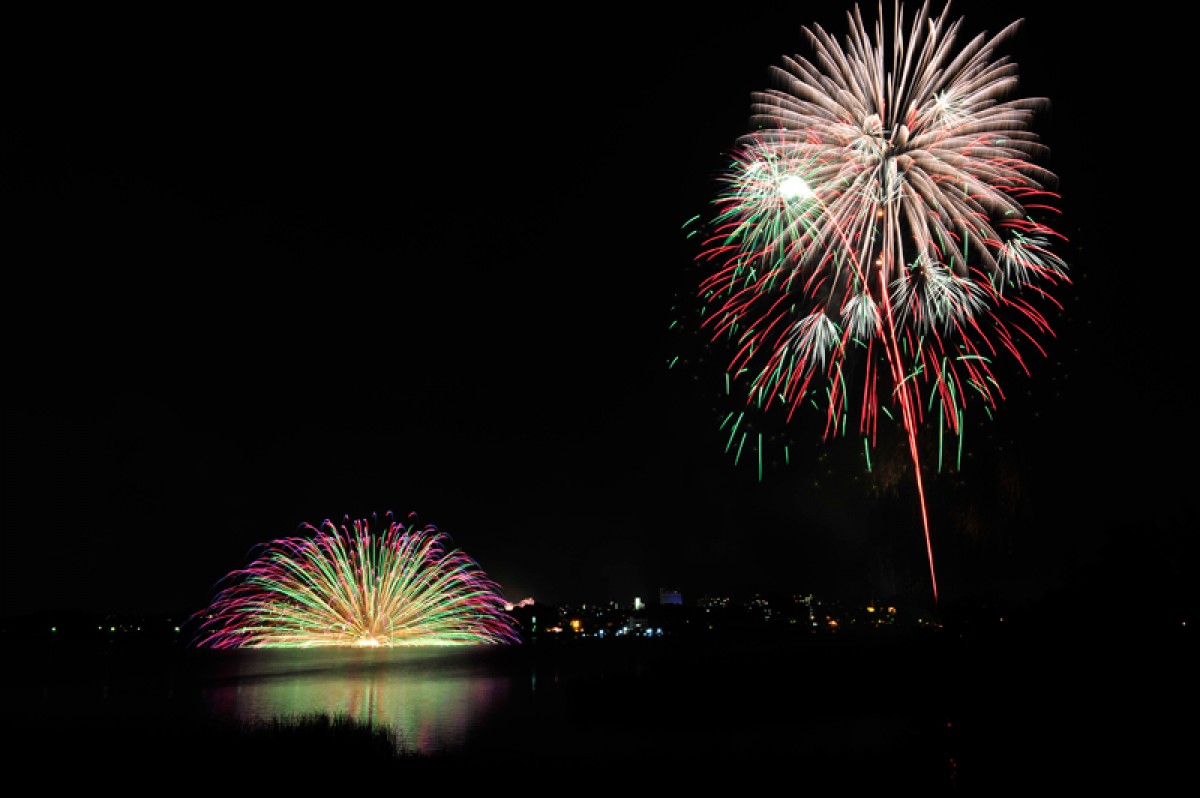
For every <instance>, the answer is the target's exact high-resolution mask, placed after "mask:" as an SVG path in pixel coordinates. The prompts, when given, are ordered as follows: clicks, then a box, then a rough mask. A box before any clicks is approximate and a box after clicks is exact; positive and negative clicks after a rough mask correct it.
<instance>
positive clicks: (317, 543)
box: [193, 513, 519, 648]
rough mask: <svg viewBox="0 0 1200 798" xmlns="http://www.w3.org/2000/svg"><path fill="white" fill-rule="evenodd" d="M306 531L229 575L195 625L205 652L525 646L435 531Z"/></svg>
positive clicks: (490, 593)
mask: <svg viewBox="0 0 1200 798" xmlns="http://www.w3.org/2000/svg"><path fill="white" fill-rule="evenodd" d="M386 520H387V527H386V529H384V530H383V531H382V532H375V533H373V532H372V531H371V529H370V525H369V524H368V522H367V521H366V520H365V519H362V520H355V521H353V523H352V524H351V523H350V519H349V518H347V519H346V523H343V524H342V525H341V526H340V527H339V526H335V525H334V524H333V523H332V522H330V521H328V520H326V521H325V522H324V523H322V525H321V526H320V528H317V527H314V526H312V525H311V524H303V525H302V526H301V530H302V531H308V532H310V533H312V534H311V535H310V536H306V537H291V538H284V539H280V540H274V541H271V542H270V543H267V544H265V545H264V546H263V547H262V552H261V554H260V555H259V556H258V557H257V558H256V559H255V560H254V561H253V562H252V563H251V564H250V565H249V566H247V567H246V568H244V569H240V570H236V571H233V572H232V573H230V574H228V575H227V576H226V577H225V578H224V580H222V582H221V583H219V584H220V585H222V587H221V589H220V590H219V591H218V593H217V594H216V597H215V598H214V599H213V601H212V603H211V604H210V605H209V607H208V608H207V609H206V610H204V611H202V612H201V613H197V615H195V616H193V617H194V618H196V619H197V621H198V624H199V625H198V628H199V633H198V634H197V636H196V645H197V646H199V647H208V648H310V647H328V646H389V647H390V646H418V645H424V646H430V645H465V644H473V643H515V642H519V636H518V633H517V631H516V625H515V621H514V619H513V618H512V616H510V615H508V614H507V613H506V612H505V611H504V607H505V601H504V599H503V598H502V597H501V596H500V594H499V591H498V585H496V583H495V582H493V581H492V580H491V579H489V578H488V576H487V575H486V574H485V573H484V572H483V570H482V569H481V568H480V567H479V566H478V564H477V563H475V561H474V560H472V559H471V558H470V557H468V556H467V555H466V554H464V553H463V552H462V551H461V550H459V549H455V548H453V547H452V546H451V545H450V539H449V537H447V536H446V535H444V534H443V533H441V532H439V531H438V530H437V529H436V528H435V527H433V526H425V527H423V528H417V527H416V526H415V525H408V526H404V525H402V524H400V523H397V522H396V521H394V520H392V516H391V514H390V513H389V514H388V515H387V516H386Z"/></svg>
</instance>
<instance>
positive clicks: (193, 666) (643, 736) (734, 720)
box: [0, 632, 1195, 795]
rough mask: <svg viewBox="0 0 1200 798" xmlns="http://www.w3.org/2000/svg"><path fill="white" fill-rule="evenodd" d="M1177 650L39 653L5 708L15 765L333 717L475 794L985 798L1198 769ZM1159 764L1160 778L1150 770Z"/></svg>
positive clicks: (14, 653) (608, 644)
mask: <svg viewBox="0 0 1200 798" xmlns="http://www.w3.org/2000/svg"><path fill="white" fill-rule="evenodd" d="M1035 643H1036V644H1035ZM1171 651H1173V652H1174V654H1173V655H1171V654H1170V653H1169V652H1167V651H1163V652H1160V654H1161V655H1162V656H1164V657H1169V658H1168V659H1165V660H1163V661H1160V663H1159V669H1158V675H1159V679H1158V680H1156V681H1154V682H1150V681H1139V680H1142V679H1145V677H1146V676H1147V674H1146V673H1145V671H1144V670H1143V669H1142V668H1141V667H1136V668H1130V667H1127V668H1125V669H1124V673H1123V674H1122V676H1121V678H1120V680H1119V681H1115V682H1114V681H1112V678H1111V676H1112V674H1113V673H1114V671H1113V668H1112V663H1113V662H1114V661H1116V660H1114V659H1113V657H1114V656H1118V655H1119V654H1120V649H1119V648H1118V647H1111V646H1109V645H1107V644H1105V645H1100V643H1099V642H1098V641H1091V642H1087V641H1081V640H1075V641H1073V642H1072V643H1071V644H1070V645H1067V644H1065V643H1064V644H1061V645H1048V644H1047V640H1045V639H1042V638H1038V639H1036V640H1035V639H1026V638H1016V637H1012V636H1009V635H1006V634H996V635H989V636H987V637H986V638H985V639H981V640H978V641H976V640H970V639H968V640H964V639H962V638H961V637H956V636H953V635H942V636H937V637H922V636H914V635H912V634H904V633H891V632H866V633H862V634H859V635H853V636H852V635H842V636H836V635H825V636H815V635H809V636H804V637H793V638H787V639H784V638H775V639H763V638H754V637H750V638H739V637H721V638H714V639H691V640H686V641H678V640H655V639H645V640H643V639H629V640H610V641H597V640H592V641H569V642H566V641H564V642H561V643H560V642H557V641H554V642H547V643H540V644H538V645H536V646H534V645H518V646H506V647H493V646H484V647H477V646H470V647H447V648H406V649H312V650H284V651H278V650H242V651H196V650H193V649H188V648H186V647H182V646H179V645H161V644H155V645H149V644H125V643H112V644H106V645H99V646H97V645H88V646H78V645H74V644H62V643H59V642H51V643H41V644H38V645H29V646H19V647H13V646H8V647H6V648H5V650H4V665H5V672H4V676H3V682H2V683H0V687H2V693H0V701H2V702H3V710H4V714H5V718H6V723H7V724H8V726H9V730H10V734H9V737H10V738H12V737H13V736H14V735H15V736H16V737H19V738H22V739H24V740H27V741H28V744H27V746H26V749H53V750H52V751H49V750H23V752H22V753H21V758H22V759H23V760H27V761H34V760H35V759H36V757H37V755H38V754H45V753H49V754H52V756H51V757H49V758H50V759H51V761H71V760H72V759H77V758H78V757H79V756H80V755H81V754H83V753H86V752H87V751H89V750H92V749H94V748H97V746H99V748H101V749H102V750H104V751H105V752H106V755H110V756H111V755H112V753H111V752H112V751H113V750H120V749H116V748H115V747H114V746H113V745H112V744H111V741H112V739H114V738H115V739H118V740H119V739H121V735H129V734H130V732H131V730H139V734H138V735H137V736H136V737H134V736H131V737H130V739H139V740H143V741H144V740H145V739H146V738H147V737H148V736H153V734H154V733H155V730H156V729H168V728H177V727H179V726H187V725H189V724H196V725H200V724H205V723H209V722H225V723H254V722H271V721H280V720H282V721H284V722H288V721H289V720H295V719H299V718H303V717H306V716H314V715H325V716H330V717H346V718H351V719H354V720H356V721H358V722H360V723H362V724H366V725H369V726H371V727H379V728H385V729H386V730H387V731H388V732H389V733H390V735H391V740H392V744H393V745H394V746H395V747H396V749H397V751H398V752H399V753H402V754H406V755H413V756H416V757H431V758H438V757H444V758H447V759H448V760H449V759H453V760H454V761H456V762H476V763H479V768H480V771H479V772H476V773H474V775H475V776H479V777H481V778H482V776H481V773H483V772H487V773H495V774H500V773H505V772H508V771H509V770H510V769H511V768H517V769H518V770H520V769H522V768H525V769H530V768H533V769H535V770H537V769H542V770H544V772H546V773H550V772H574V773H575V774H576V775H578V774H579V773H581V772H588V773H590V774H592V775H590V776H589V779H590V780H591V781H593V782H596V783H598V782H597V781H596V780H597V779H599V778H601V774H604V775H603V778H608V779H615V778H616V777H617V774H619V773H621V772H623V771H624V770H627V769H629V768H630V767H635V768H636V769H639V770H645V769H647V768H650V769H651V770H653V772H654V773H656V774H658V776H659V777H660V783H661V784H663V785H664V786H670V785H675V786H680V785H683V784H688V783H696V784H703V785H707V786H710V787H711V786H713V785H716V784H718V783H729V784H736V783H741V784H743V785H744V784H748V783H750V782H755V781H756V780H757V781H760V782H761V783H763V784H766V783H768V782H770V780H771V779H778V778H781V777H786V778H788V779H789V780H790V783H791V784H792V785H793V786H794V787H796V788H797V789H799V788H801V787H803V786H806V785H807V786H809V787H816V786H820V785H829V784H840V785H842V786H846V787H850V786H864V787H865V786H872V787H874V786H884V785H891V786H892V787H893V788H911V789H920V790H922V791H923V792H924V793H925V794H927V795H928V794H986V793H987V792H988V791H989V790H991V789H997V790H998V789H999V788H1000V787H1002V786H1003V787H1005V788H1009V789H1015V788H1018V787H1020V786H1021V785H1023V784H1027V783H1028V782H1029V781H1030V780H1035V781H1036V782H1037V783H1039V784H1042V785H1047V784H1059V785H1063V786H1064V787H1070V788H1076V787H1080V786H1082V785H1083V784H1086V783H1090V782H1091V781H1093V780H1094V781H1095V782H1096V783H1112V780H1113V779H1117V778H1119V777H1123V776H1130V775H1131V773H1137V776H1138V778H1139V779H1140V783H1142V784H1145V783H1147V782H1148V781H1152V780H1153V779H1154V778H1156V777H1157V776H1159V775H1162V774H1165V773H1169V772H1170V771H1171V767H1172V764H1171V763H1172V759H1171V757H1173V756H1174V757H1177V758H1178V759H1179V760H1182V758H1183V757H1185V756H1190V754H1186V755H1185V754H1184V744H1183V740H1182V738H1179V737H1177V736H1175V735H1174V733H1173V732H1169V731H1167V729H1166V727H1165V726H1163V723H1164V720H1163V718H1164V717H1167V718H1168V719H1170V718H1172V717H1174V716H1175V713H1178V717H1176V718H1175V719H1176V720H1183V719H1185V718H1186V719H1187V722H1188V723H1189V724H1191V725H1189V726H1188V727H1187V728H1194V722H1195V718H1194V717H1189V716H1187V712H1190V711H1191V710H1193V709H1194V706H1195V705H1194V700H1193V699H1194V692H1190V690H1191V688H1190V686H1189V685H1190V677H1189V679H1188V680H1185V679H1183V673H1184V670H1185V665H1184V663H1185V662H1187V660H1185V659H1182V658H1181V652H1180V651H1175V650H1174V649H1173V647H1172V648H1171ZM1129 653H1131V652H1126V654H1129ZM1139 653H1140V654H1142V655H1145V654H1147V652H1145V651H1140V652H1139ZM1101 655H1104V656H1107V657H1108V658H1107V659H1105V658H1102V656H1101ZM1130 679H1132V680H1134V681H1133V682H1130V681H1129V680H1130ZM1135 685H1136V692H1134V691H1133V688H1134V687H1135ZM1177 689H1179V690H1181V692H1178V693H1177V692H1176V690H1177ZM1135 695H1136V698H1134V697H1133V696H1135ZM14 730H15V731H14ZM101 743H106V744H104V745H100V744H101ZM142 745H144V742H143V743H142ZM200 747H203V746H200ZM9 750H10V753H11V752H12V751H13V749H11V748H10V749H9ZM16 750H17V751H22V749H21V748H17V749H16ZM194 753H195V755H196V756H198V757H200V758H201V759H203V756H204V755H203V753H202V752H194ZM132 754H133V756H134V758H135V759H136V758H137V752H136V751H133V752H132ZM1150 757H1153V758H1154V761H1156V762H1158V763H1159V764H1158V766H1157V767H1156V769H1154V770H1153V771H1150V770H1146V771H1145V772H1142V769H1141V768H1140V767H1139V766H1140V763H1141V762H1142V760H1143V759H1146V760H1147V765H1148V764H1149V758H1150ZM43 758H46V757H43ZM218 759H219V758H218ZM211 764H212V765H214V766H219V764H220V762H219V761H215V762H211ZM460 775H462V776H466V775H467V774H466V773H465V772H464V773H461V774H460ZM748 779H749V781H747V780H748ZM764 780H765V781H764Z"/></svg>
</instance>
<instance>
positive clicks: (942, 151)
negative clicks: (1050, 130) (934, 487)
mask: <svg viewBox="0 0 1200 798" xmlns="http://www.w3.org/2000/svg"><path fill="white" fill-rule="evenodd" d="M948 15H949V4H947V5H946V7H945V8H944V9H943V11H942V12H941V14H939V15H937V16H930V14H929V4H928V3H925V4H923V5H922V6H921V9H920V12H919V13H918V14H917V15H916V17H915V18H914V19H913V21H912V23H911V26H910V27H908V29H907V30H906V29H905V22H904V10H903V7H902V6H901V5H900V4H898V3H897V5H896V8H895V25H894V28H893V29H892V31H891V41H890V44H889V43H887V42H885V31H884V23H883V19H882V18H883V13H882V5H881V6H880V14H879V16H880V19H879V21H878V22H876V23H875V25H874V35H873V36H872V35H871V33H870V31H869V30H868V27H867V25H866V23H865V22H864V20H863V17H862V15H861V13H860V11H859V9H858V7H855V8H854V10H853V12H852V13H849V14H848V15H847V17H848V21H849V27H850V31H849V33H848V35H847V36H846V39H845V45H844V46H839V44H838V43H837V41H836V40H835V38H834V37H833V36H832V35H830V34H829V33H828V32H826V31H825V30H823V29H822V28H820V27H819V26H814V27H812V28H804V29H803V31H804V33H805V35H806V37H807V39H808V42H809V44H810V45H811V47H812V49H813V57H812V59H811V60H810V59H807V58H804V57H801V56H795V57H792V58H785V59H784V61H783V64H782V66H777V67H774V68H773V69H772V75H773V76H774V77H775V78H776V79H777V81H778V82H777V83H776V86H777V88H772V89H769V90H765V91H760V92H757V93H755V94H754V95H753V98H752V110H751V123H752V128H753V132H752V133H748V134H746V135H744V136H743V137H741V138H740V139H739V140H738V141H737V142H736V145H735V147H734V149H733V152H732V154H731V163H730V165H729V167H728V169H727V170H726V171H725V172H724V173H723V174H722V176H721V183H722V186H723V187H722V190H721V192H720V193H719V195H718V198H717V200H716V204H715V207H716V209H717V212H716V213H715V216H714V218H713V219H712V220H711V221H709V222H708V223H707V224H708V228H707V232H706V235H705V237H704V239H703V242H704V243H703V244H702V246H701V250H702V251H701V255H700V258H699V259H698V260H699V261H700V262H701V263H703V264H704V265H705V266H706V269H708V271H706V276H705V278H704V279H703V280H702V282H701V286H700V297H701V300H702V302H703V303H704V321H703V327H704V328H705V329H706V330H707V331H708V334H709V335H710V336H711V338H712V340H714V341H717V340H719V339H724V340H726V341H727V342H728V343H729V345H731V346H732V351H733V355H732V357H731V359H730V361H729V363H728V366H727V371H728V373H729V374H730V375H731V378H732V379H733V380H734V381H737V382H738V384H739V385H741V386H743V388H744V390H745V393H746V396H747V402H748V404H749V405H751V406H753V407H755V408H757V409H758V410H760V411H762V412H773V411H771V410H770V408H772V406H775V407H776V409H777V411H780V412H782V413H783V414H784V416H785V417H786V419H787V420H789V421H790V420H791V418H792V414H793V413H794V412H795V409H796V408H797V407H799V406H800V405H801V404H802V403H804V402H806V401H807V402H809V403H815V404H817V405H818V406H822V407H823V410H824V413H825V416H826V425H825V434H826V437H830V436H834V435H839V434H847V432H848V431H849V430H848V426H849V425H848V421H849V422H852V423H853V424H854V428H855V429H856V430H857V433H856V434H859V435H861V436H862V437H863V440H864V441H865V442H866V445H867V446H868V449H869V447H871V446H873V445H874V444H875V442H876V435H877V430H878V424H879V421H880V418H881V415H883V416H885V417H887V418H896V419H899V422H900V424H901V425H902V428H903V431H904V433H905V435H906V436H907V439H908V449H909V453H910V456H911V460H912V463H913V466H914V471H915V473H916V480H917V491H918V495H919V497H920V503H921V516H922V524H923V526H924V533H925V545H926V551H927V555H928V560H929V573H930V578H931V580H932V585H933V595H934V600H935V602H936V600H937V578H936V572H935V569H934V557H933V547H932V541H931V538H930V533H929V520H928V513H927V511H926V507H925V490H924V485H923V483H922V480H921V467H920V460H919V456H918V446H917V439H918V430H919V429H921V428H922V427H923V426H926V425H936V426H938V427H939V429H940V430H941V431H942V432H946V431H949V432H950V433H952V434H954V435H959V436H961V434H962V427H963V423H964V419H965V412H966V410H967V407H968V405H970V404H973V403H975V402H978V403H981V404H982V406H983V407H984V408H985V409H986V410H987V412H989V413H990V412H991V411H992V409H994V408H995V407H996V406H997V404H998V403H999V402H1000V401H1001V400H1002V399H1003V398H1004V395H1003V392H1002V390H1001V388H1000V384H999V380H998V379H997V373H996V369H995V364H996V363H997V361H998V360H1000V359H1011V360H1013V361H1015V362H1016V363H1017V364H1018V365H1019V366H1020V367H1021V368H1022V369H1023V370H1025V371H1026V373H1028V369H1027V368H1026V363H1025V357H1026V355H1027V354H1028V352H1029V351H1030V350H1032V351H1036V352H1038V353H1039V354H1042V353H1043V351H1042V349H1041V346H1040V345H1039V343H1038V340H1039V338H1041V337H1044V336H1046V335H1049V334H1052V332H1051V329H1050V325H1049V324H1048V322H1047V319H1046V318H1045V316H1044V315H1043V314H1042V312H1041V311H1039V310H1038V309H1037V307H1036V305H1037V303H1041V302H1048V303H1050V304H1051V305H1053V306H1054V307H1057V303H1055V301H1054V299H1053V298H1052V296H1051V294H1050V290H1051V289H1053V288H1054V287H1055V286H1058V285H1062V284H1067V283H1069V279H1068V276H1067V272H1066V264H1065V262H1064V261H1063V260H1062V259H1061V258H1060V257H1058V256H1057V255H1055V254H1054V253H1053V251H1052V246H1053V245H1055V244H1057V243H1059V242H1060V241H1061V240H1063V237H1062V236H1061V235H1060V234H1058V233H1056V232H1055V231H1054V230H1053V229H1052V228H1051V227H1049V226H1048V224H1047V223H1046V222H1045V221H1044V219H1045V218H1047V217H1051V218H1052V215H1053V214H1054V213H1056V209H1055V207H1054V206H1055V202H1056V200H1057V199H1058V197H1057V195H1056V194H1054V193H1053V192H1051V191H1050V190H1049V188H1048V186H1050V185H1052V184H1053V183H1054V182H1055V177H1054V175H1053V174H1052V173H1050V172H1049V171H1048V170H1046V169H1044V168H1042V167H1040V166H1038V165H1037V163H1036V162H1037V160H1038V159H1039V158H1040V157H1041V156H1042V155H1044V153H1045V147H1044V146H1043V145H1041V144H1040V143H1039V141H1038V138H1037V136H1036V135H1035V134H1034V133H1032V132H1031V131H1030V129H1029V128H1030V124H1031V122H1032V120H1033V116H1034V113H1035V111H1037V110H1038V109H1039V108H1041V107H1042V106H1044V105H1045V104H1046V100H1044V99H1033V98H1017V99H1007V98H1010V97H1011V96H1012V95H1013V91H1014V89H1015V88H1016V84H1017V75H1016V68H1015V65H1014V64H1012V63H1011V62H1010V61H1009V59H1008V58H1007V57H1004V56H1000V55H998V52H997V50H998V47H999V45H1000V44H1001V43H1003V42H1004V41H1006V40H1007V39H1008V38H1010V37H1011V35H1012V34H1013V33H1014V32H1015V31H1016V29H1017V27H1018V25H1019V23H1020V21H1017V22H1014V23H1012V24H1010V25H1009V26H1007V27H1006V28H1004V29H1003V30H1001V31H1000V33H999V34H997V35H995V36H992V37H988V36H987V35H986V34H980V35H978V36H976V37H974V38H972V39H971V40H970V41H969V42H968V43H967V44H966V46H965V47H963V48H962V49H955V47H954V43H955V40H956V39H957V37H958V35H959V33H960V27H961V21H959V20H951V19H950V17H949V16H948ZM889 53H890V55H889ZM852 381H854V384H853V385H852V384H851V382H852ZM942 432H939V436H940V435H941V434H942Z"/></svg>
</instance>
